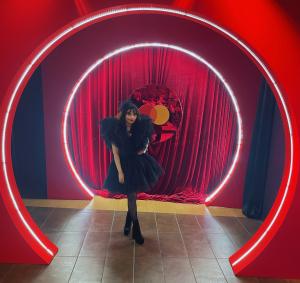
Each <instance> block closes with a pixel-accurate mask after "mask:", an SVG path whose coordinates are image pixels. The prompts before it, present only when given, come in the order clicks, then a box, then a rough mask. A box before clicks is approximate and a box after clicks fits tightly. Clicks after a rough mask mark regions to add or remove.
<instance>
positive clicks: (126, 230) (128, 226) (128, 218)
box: [124, 211, 132, 236]
mask: <svg viewBox="0 0 300 283" xmlns="http://www.w3.org/2000/svg"><path fill="white" fill-rule="evenodd" d="M131 222H132V219H131V216H130V213H129V211H128V212H127V215H126V221H125V226H124V235H125V236H128V235H129V233H130V230H131Z"/></svg>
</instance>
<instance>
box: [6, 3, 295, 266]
mask: <svg viewBox="0 0 300 283" xmlns="http://www.w3.org/2000/svg"><path fill="white" fill-rule="evenodd" d="M138 11H142V12H146V11H149V12H159V13H161V12H164V13H168V14H172V15H180V16H184V17H186V18H189V19H194V20H196V21H198V22H200V23H205V24H206V25H208V26H210V27H213V28H215V29H216V30H218V31H220V32H222V33H223V34H226V35H227V36H228V37H230V38H231V39H232V40H233V41H235V42H236V43H237V44H238V45H240V46H242V47H243V48H244V50H246V51H247V52H248V53H249V54H250V55H251V56H252V57H253V58H254V59H255V60H256V62H257V63H258V64H259V65H260V66H261V67H262V68H263V70H264V71H265V73H266V75H267V77H268V79H269V80H270V81H271V82H272V84H273V86H274V88H275V89H276V91H277V94H278V96H279V99H280V102H281V104H282V106H283V109H284V113H285V115H286V118H287V122H288V129H289V134H290V149H291V159H290V167H289V174H288V180H287V186H286V188H285V191H284V195H283V198H282V199H281V202H280V205H279V208H278V210H277V212H276V213H275V215H274V217H273V219H272V221H271V222H270V224H269V225H268V227H267V228H266V230H265V231H264V233H263V234H262V235H261V236H260V237H259V239H258V240H257V242H256V243H254V245H253V246H251V248H250V249H249V250H247V252H245V253H244V254H243V255H242V256H241V257H240V258H238V259H237V260H236V261H234V262H233V264H232V265H233V266H235V265H236V264H238V263H239V262H240V261H241V260H243V259H244V258H245V257H246V256H248V255H249V254H250V253H251V252H252V251H253V250H254V249H255V248H256V247H257V245H258V244H259V243H260V242H261V241H262V240H263V238H264V237H265V236H266V234H267V233H268V232H269V230H270V229H271V227H272V226H273V224H274V222H275V221H276V219H277V217H278V215H279V213H280V211H281V209H282V206H283V204H284V202H285V200H286V196H287V193H288V190H289V186H290V181H291V175H292V169H293V157H294V144H293V140H292V136H293V132H292V126H291V121H290V116H289V113H288V110H287V107H286V104H285V102H284V99H283V96H282V93H281V91H280V89H279V87H278V85H277V83H276V82H275V80H274V78H273V76H272V75H271V73H270V72H269V70H268V69H267V67H266V66H265V64H264V63H263V62H262V61H261V60H260V58H258V57H257V56H256V54H255V53H254V52H253V51H252V50H251V49H250V48H249V47H248V46H247V45H246V44H245V43H243V42H242V41H241V40H239V39H238V38H237V37H236V36H234V35H233V34H231V33H230V32H228V31H227V30H225V29H224V28H222V27H220V26H219V25H216V24H214V23H213V22H211V21H208V20H206V19H204V18H201V17H199V16H196V15H193V14H191V13H187V12H183V11H178V10H174V9H169V8H161V7H129V8H121V9H115V10H109V11H107V12H103V13H98V14H95V15H94V16H92V17H89V18H87V19H85V20H83V21H80V22H78V23H76V24H74V25H72V26H71V27H69V28H67V29H66V30H65V31H63V32H62V33H60V34H59V35H57V36H56V37H55V38H54V39H53V40H51V41H50V42H49V43H48V44H47V45H46V46H45V47H44V48H43V49H42V50H41V51H40V52H39V53H38V54H37V55H36V56H35V57H34V58H33V60H32V61H31V63H30V64H29V65H28V67H27V68H26V70H25V71H24V72H23V74H22V75H21V77H20V79H19V80H18V83H17V84H16V87H15V89H14V91H13V93H12V96H11V98H10V101H9V104H8V107H7V113H6V115H5V119H4V126H3V131H2V141H1V145H2V162H3V173H4V175H5V181H6V184H7V188H8V190H9V195H10V197H11V199H12V202H13V204H14V206H15V209H16V210H17V212H18V214H19V216H20V218H21V219H22V222H23V224H24V225H25V227H26V228H27V229H28V231H29V232H30V233H31V235H32V236H33V237H34V238H35V239H36V240H37V241H38V243H40V245H41V246H42V247H43V248H45V249H46V250H47V252H49V253H50V254H51V255H52V254H53V253H52V252H51V251H49V250H48V249H47V248H46V247H45V245H44V244H43V243H42V242H41V241H40V239H39V238H38V237H37V236H36V234H35V233H34V232H33V231H32V229H31V228H30V226H29V225H28V223H27V222H26V220H25V219H24V218H23V216H22V215H21V213H20V211H19V208H18V205H17V203H16V201H15V199H14V196H13V194H12V191H11V186H10V183H9V180H8V176H7V168H6V164H5V162H6V158H5V144H6V131H7V121H8V115H9V112H10V110H11V106H12V103H13V102H14V99H15V96H16V94H17V92H18V91H19V87H20V85H21V84H22V82H23V80H24V78H25V77H26V76H27V74H28V73H29V71H30V70H31V68H32V66H33V65H34V64H35V63H36V62H37V61H38V60H39V59H40V58H41V57H42V56H43V55H44V54H45V53H46V52H47V51H48V49H50V47H51V46H52V45H53V44H55V43H56V42H57V41H59V40H60V39H61V38H63V37H64V36H66V35H67V34H69V33H70V32H72V31H73V30H74V29H77V28H79V27H81V26H82V25H84V24H87V23H91V22H93V21H96V20H99V19H101V18H104V17H106V16H111V15H117V14H126V13H128V12H138ZM217 193H218V192H217ZM217 193H215V192H214V193H213V194H214V195H211V196H209V197H208V199H207V201H209V200H211V199H212V197H215V196H216V194H217Z"/></svg>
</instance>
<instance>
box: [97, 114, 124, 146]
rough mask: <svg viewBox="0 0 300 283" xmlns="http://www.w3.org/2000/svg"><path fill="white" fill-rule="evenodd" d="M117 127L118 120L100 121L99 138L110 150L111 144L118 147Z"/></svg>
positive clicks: (108, 118)
mask: <svg viewBox="0 0 300 283" xmlns="http://www.w3.org/2000/svg"><path fill="white" fill-rule="evenodd" d="M118 127H119V120H118V119H117V118H114V117H107V118H104V119H102V120H101V121H100V136H101V137H102V138H103V139H104V141H105V143H106V145H107V147H108V148H109V149H111V148H112V143H114V144H116V146H120V138H119V137H118V134H117V131H118Z"/></svg>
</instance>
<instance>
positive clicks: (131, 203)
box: [127, 193, 144, 245]
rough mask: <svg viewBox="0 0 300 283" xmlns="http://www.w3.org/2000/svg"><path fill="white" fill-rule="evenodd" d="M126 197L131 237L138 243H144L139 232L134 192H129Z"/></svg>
mask: <svg viewBox="0 0 300 283" xmlns="http://www.w3.org/2000/svg"><path fill="white" fill-rule="evenodd" d="M127 197H128V211H129V213H130V216H131V219H132V222H133V227H132V238H133V239H134V240H135V242H136V243H138V244H140V245H141V244H143V243H144V238H143V236H142V233H141V228H140V224H139V221H138V218H137V206H136V193H129V194H128V195H127Z"/></svg>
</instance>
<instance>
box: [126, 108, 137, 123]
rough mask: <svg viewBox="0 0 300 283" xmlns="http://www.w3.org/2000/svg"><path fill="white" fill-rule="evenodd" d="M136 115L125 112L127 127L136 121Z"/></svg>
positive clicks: (130, 111)
mask: <svg viewBox="0 0 300 283" xmlns="http://www.w3.org/2000/svg"><path fill="white" fill-rule="evenodd" d="M136 117H137V114H136V113H134V112H133V110H127V112H126V115H125V119H126V123H128V124H129V125H132V124H133V123H134V122H135V120H136Z"/></svg>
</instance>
